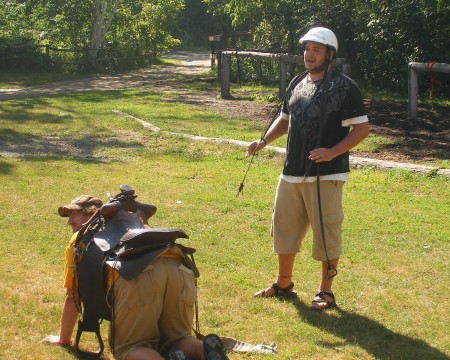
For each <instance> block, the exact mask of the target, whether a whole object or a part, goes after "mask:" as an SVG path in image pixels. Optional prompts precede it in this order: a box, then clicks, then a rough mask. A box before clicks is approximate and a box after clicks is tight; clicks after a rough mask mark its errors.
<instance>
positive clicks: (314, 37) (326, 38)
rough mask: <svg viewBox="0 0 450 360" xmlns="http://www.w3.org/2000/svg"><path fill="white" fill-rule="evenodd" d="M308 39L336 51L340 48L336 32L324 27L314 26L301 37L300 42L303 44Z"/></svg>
mask: <svg viewBox="0 0 450 360" xmlns="http://www.w3.org/2000/svg"><path fill="white" fill-rule="evenodd" d="M307 41H313V42H317V43H320V44H323V45H325V46H329V47H331V48H332V49H333V50H334V51H335V52H337V49H338V41H337V38H336V35H334V33H333V32H332V31H331V30H330V29H327V28H324V27H315V28H312V29H311V30H309V31H308V32H307V33H306V34H305V35H304V36H302V37H301V38H300V44H303V43H305V42H307Z"/></svg>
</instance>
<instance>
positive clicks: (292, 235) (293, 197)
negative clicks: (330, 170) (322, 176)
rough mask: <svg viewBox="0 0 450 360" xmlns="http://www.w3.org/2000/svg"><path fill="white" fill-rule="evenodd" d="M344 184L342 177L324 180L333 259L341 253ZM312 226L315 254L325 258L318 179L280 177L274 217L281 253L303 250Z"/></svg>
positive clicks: (322, 186) (326, 225) (327, 237)
mask: <svg viewBox="0 0 450 360" xmlns="http://www.w3.org/2000/svg"><path fill="white" fill-rule="evenodd" d="M342 186H343V182H342V181H335V180H324V181H321V182H320V197H321V204H322V217H323V223H324V232H325V244H326V251H327V253H328V258H329V259H330V260H332V259H336V258H338V257H339V256H340V255H341V228H342V221H343V220H344V213H343V211H342ZM309 227H311V228H312V231H313V246H312V257H313V258H314V259H315V260H318V261H325V260H326V259H327V258H326V255H325V250H324V246H323V240H322V231H321V227H320V216H319V206H318V201H317V183H316V182H312V183H311V182H305V183H289V182H286V181H284V180H282V179H280V181H279V182H278V187H277V192H276V196H275V207H274V211H273V218H272V236H273V250H274V252H275V253H277V254H295V253H297V252H299V251H300V248H301V244H302V241H303V239H304V238H305V235H306V232H307V231H308V229H309Z"/></svg>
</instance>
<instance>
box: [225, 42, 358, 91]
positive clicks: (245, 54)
mask: <svg viewBox="0 0 450 360" xmlns="http://www.w3.org/2000/svg"><path fill="white" fill-rule="evenodd" d="M232 57H242V58H252V59H258V60H268V61H277V62H278V63H279V86H278V88H279V92H278V94H279V97H280V98H281V97H282V96H283V94H284V92H285V90H286V86H287V75H286V73H287V64H303V56H299V55H289V54H286V53H281V54H280V53H269V52H255V51H222V52H221V66H220V67H219V71H220V87H221V89H220V96H221V98H222V99H229V98H231V93H230V79H231V58H232ZM334 62H335V64H338V65H341V66H342V72H343V73H344V74H346V75H350V64H349V62H348V61H347V60H346V59H341V58H340V59H336V60H335V61H334ZM257 71H258V70H257ZM259 71H260V70H259Z"/></svg>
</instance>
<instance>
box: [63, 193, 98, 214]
mask: <svg viewBox="0 0 450 360" xmlns="http://www.w3.org/2000/svg"><path fill="white" fill-rule="evenodd" d="M102 205H103V202H102V201H101V200H100V199H99V198H96V197H93V196H90V195H80V196H78V197H76V198H75V199H73V200H72V202H71V203H70V204H69V205H64V206H60V207H59V208H58V213H59V215H60V216H63V217H67V216H69V213H70V212H71V211H73V210H84V209H86V208H88V207H91V206H96V207H98V208H100V207H101V206H102Z"/></svg>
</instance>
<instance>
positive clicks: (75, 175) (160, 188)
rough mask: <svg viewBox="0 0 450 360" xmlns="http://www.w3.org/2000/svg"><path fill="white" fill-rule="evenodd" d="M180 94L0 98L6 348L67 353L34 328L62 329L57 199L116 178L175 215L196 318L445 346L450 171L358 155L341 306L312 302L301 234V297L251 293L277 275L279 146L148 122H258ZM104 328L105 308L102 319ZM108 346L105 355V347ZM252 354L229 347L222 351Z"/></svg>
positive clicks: (231, 130)
mask: <svg viewBox="0 0 450 360" xmlns="http://www.w3.org/2000/svg"><path fill="white" fill-rule="evenodd" d="M174 97H175V94H166V93H164V94H163V93H156V92H144V93H140V92H137V91H112V92H106V93H103V92H102V93H95V92H94V93H83V94H75V95H70V96H55V97H42V98H34V99H25V100H9V101H2V102H1V103H0V151H1V155H0V177H1V182H0V191H1V194H2V197H1V204H2V208H3V215H2V216H1V217H0V228H1V229H2V236H1V237H0V249H1V250H0V259H1V263H0V264H1V265H0V301H1V302H2V312H1V314H0V358H5V359H49V360H52V359H55V360H56V359H58V360H61V359H75V358H76V356H75V354H73V353H72V352H70V351H67V350H64V349H61V348H54V347H50V346H45V345H42V344H40V339H42V338H43V337H44V336H45V335H47V334H50V333H56V332H57V331H58V326H59V319H60V312H61V307H62V302H63V298H64V295H63V294H64V292H63V289H62V283H63V275H62V270H63V265H64V264H63V255H64V247H65V244H66V242H67V241H68V239H69V236H70V231H69V228H68V227H67V225H66V224H65V219H63V218H60V217H58V215H57V207H58V206H59V205H61V204H65V203H67V202H68V201H70V200H71V199H72V198H74V197H75V196H76V195H79V194H81V193H90V194H92V195H96V196H99V197H101V198H102V199H104V200H106V193H107V192H111V193H116V192H117V191H118V186H119V185H120V184H129V185H131V186H133V187H134V188H135V190H136V192H137V194H138V200H140V201H145V202H151V203H153V204H155V205H156V206H157V207H158V211H157V213H156V215H155V216H154V217H153V218H152V219H151V225H152V226H154V227H181V228H183V229H184V230H185V231H186V232H187V233H188V234H189V235H190V239H189V240H182V241H181V242H182V243H184V244H186V245H189V246H193V247H195V248H197V254H196V261H197V264H198V267H199V269H200V272H201V277H200V279H199V308H200V325H201V330H202V332H203V333H209V332H215V333H218V334H220V335H222V336H231V337H235V338H237V339H240V340H244V341H248V342H251V343H261V342H266V343H270V342H276V344H277V346H278V354H277V355H274V356H271V355H252V356H251V358H252V359H255V360H257V359H277V360H288V359H289V360H290V359H292V360H296V359H317V358H329V359H345V360H348V359H350V360H353V359H355V360H356V359H358V360H359V359H383V360H387V359H408V360H409V359H448V357H449V356H450V338H449V336H448V331H447V328H448V317H449V310H450V309H449V301H448V300H447V298H446V292H445V291H446V289H447V288H448V284H449V280H450V276H449V272H448V253H449V250H450V246H449V242H448V239H449V238H450V228H449V226H448V224H449V223H450V215H449V214H450V202H449V199H450V181H449V179H448V178H444V177H433V176H421V175H415V174H411V173H408V172H401V171H399V172H394V171H386V172H383V171H374V170H354V171H352V174H351V181H350V182H349V183H348V184H346V186H345V188H344V189H345V190H344V208H345V213H346V219H345V223H344V231H343V238H344V254H343V256H342V258H341V262H340V266H339V269H338V270H339V274H338V276H337V278H336V280H335V286H334V291H335V293H336V296H337V300H338V303H339V305H340V308H339V309H336V310H332V311H330V312H327V313H316V312H313V311H311V310H309V303H310V299H311V297H312V295H313V293H314V291H315V290H316V288H317V285H318V276H319V268H318V264H317V263H316V262H314V261H313V260H312V259H311V256H310V252H311V239H310V235H309V236H308V237H307V239H306V240H305V243H304V246H303V251H302V252H301V253H300V254H299V255H298V257H297V260H296V265H295V269H294V274H293V276H294V281H295V283H296V290H297V291H298V293H299V299H298V300H296V301H292V302H291V301H280V300H276V299H255V298H253V293H254V292H255V291H257V290H259V289H261V288H263V287H265V286H267V285H268V284H270V283H271V282H272V281H273V280H274V279H275V277H276V274H277V266H276V258H275V256H274V255H273V253H272V250H271V248H272V246H271V240H270V235H269V230H270V218H271V211H272V205H273V196H274V191H275V187H276V182H277V178H278V175H279V172H280V170H281V167H282V162H283V157H282V156H281V155H276V154H274V153H272V152H269V151H263V152H262V153H261V154H260V155H258V156H257V157H256V158H255V163H254V164H253V165H252V167H251V169H250V172H249V174H248V177H247V181H246V185H245V188H244V195H243V196H240V197H236V190H237V187H238V185H239V183H240V182H241V180H242V177H243V175H244V172H245V169H246V166H247V164H248V159H245V158H244V152H243V151H244V150H243V149H242V148H238V147H236V146H233V145H224V144H216V143H209V142H195V141H190V140H187V139H183V138H179V137H175V136H169V135H165V134H161V133H160V134H154V133H151V132H149V131H148V130H146V129H144V128H143V127H142V126H141V125H140V124H138V123H137V122H136V121H134V120H132V119H129V118H126V117H123V116H118V115H114V114H113V113H112V112H111V110H112V109H118V110H122V111H125V112H128V113H130V114H132V115H135V116H137V117H140V118H143V119H144V120H146V121H149V122H151V123H153V124H155V125H157V126H159V127H161V128H163V129H164V130H171V131H180V132H185V133H194V134H200V135H203V136H221V137H227V138H238V139H239V138H240V139H244V140H245V139H247V140H249V139H253V138H254V137H255V136H259V132H260V129H257V128H255V127H254V125H253V124H251V123H245V122H243V121H232V120H228V119H224V118H221V117H220V116H217V114H213V113H210V112H208V111H204V110H200V109H199V108H197V107H189V106H187V105H183V104H179V103H177V102H176V101H175V102H174V101H172V100H171V99H173V98H174ZM103 333H104V337H105V340H106V338H107V334H106V333H107V331H106V324H103ZM104 358H105V359H111V358H112V357H111V355H110V353H109V352H108V351H106V353H105V356H104ZM246 358H249V356H247V355H242V354H238V353H231V354H230V359H232V360H235V359H246Z"/></svg>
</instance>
